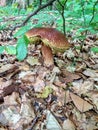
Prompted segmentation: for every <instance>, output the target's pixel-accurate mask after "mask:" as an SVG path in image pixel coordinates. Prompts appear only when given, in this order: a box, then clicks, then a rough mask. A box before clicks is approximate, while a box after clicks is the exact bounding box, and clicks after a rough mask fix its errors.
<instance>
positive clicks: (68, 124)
mask: <svg viewBox="0 0 98 130" xmlns="http://www.w3.org/2000/svg"><path fill="white" fill-rule="evenodd" d="M63 130H75V125H74V124H73V122H72V121H71V120H69V119H67V120H65V121H64V123H63Z"/></svg>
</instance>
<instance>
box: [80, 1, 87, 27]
mask: <svg viewBox="0 0 98 130" xmlns="http://www.w3.org/2000/svg"><path fill="white" fill-rule="evenodd" d="M81 7H82V13H83V19H84V25H85V26H86V18H85V12H84V3H83V1H82V0H81Z"/></svg>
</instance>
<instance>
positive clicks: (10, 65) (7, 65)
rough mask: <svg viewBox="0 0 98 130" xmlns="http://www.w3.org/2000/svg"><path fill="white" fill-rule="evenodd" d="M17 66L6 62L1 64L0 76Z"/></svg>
mask: <svg viewBox="0 0 98 130" xmlns="http://www.w3.org/2000/svg"><path fill="white" fill-rule="evenodd" d="M16 68H17V66H15V65H14V64H6V65H3V66H2V67H1V68H0V76H2V75H4V74H6V73H9V72H10V73H11V72H13V71H14V70H15V69H16Z"/></svg>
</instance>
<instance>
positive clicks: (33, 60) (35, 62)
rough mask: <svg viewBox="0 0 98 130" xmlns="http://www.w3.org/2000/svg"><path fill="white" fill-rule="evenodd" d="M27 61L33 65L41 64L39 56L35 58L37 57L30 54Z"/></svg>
mask: <svg viewBox="0 0 98 130" xmlns="http://www.w3.org/2000/svg"><path fill="white" fill-rule="evenodd" d="M26 61H27V63H28V64H29V65H31V66H34V65H40V63H39V61H38V58H35V57H32V56H29V57H28V58H27V60H26Z"/></svg>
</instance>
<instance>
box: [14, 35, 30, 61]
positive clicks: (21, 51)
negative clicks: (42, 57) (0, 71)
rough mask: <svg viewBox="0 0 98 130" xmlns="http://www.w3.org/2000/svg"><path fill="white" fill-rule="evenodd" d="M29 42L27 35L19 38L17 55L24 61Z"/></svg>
mask: <svg viewBox="0 0 98 130" xmlns="http://www.w3.org/2000/svg"><path fill="white" fill-rule="evenodd" d="M28 43H29V41H28V39H27V38H26V37H25V36H22V37H21V38H19V39H18V41H17V46H16V56H17V59H18V60H20V61H22V60H23V59H24V58H25V57H26V55H27V46H28Z"/></svg>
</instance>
